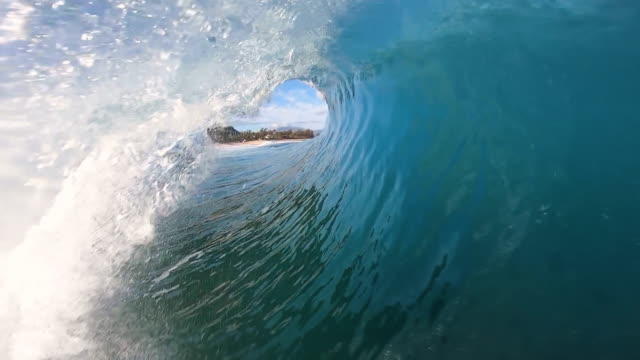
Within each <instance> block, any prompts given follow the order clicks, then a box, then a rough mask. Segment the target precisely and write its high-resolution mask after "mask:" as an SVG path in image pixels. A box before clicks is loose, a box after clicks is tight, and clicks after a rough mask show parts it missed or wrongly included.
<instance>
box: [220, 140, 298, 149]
mask: <svg viewBox="0 0 640 360" xmlns="http://www.w3.org/2000/svg"><path fill="white" fill-rule="evenodd" d="M307 140H309V139H283V140H252V141H245V142H234V143H225V144H220V143H217V144H216V146H218V147H221V148H234V147H241V146H265V145H269V144H275V143H290V142H303V141H307Z"/></svg>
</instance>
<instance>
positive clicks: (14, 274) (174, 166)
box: [0, 0, 341, 360]
mask: <svg viewBox="0 0 640 360" xmlns="http://www.w3.org/2000/svg"><path fill="white" fill-rule="evenodd" d="M263 3H264V4H263V6H256V5H255V2H254V1H213V2H210V3H209V4H206V5H202V4H199V3H196V2H193V1H190V0H181V1H179V2H166V3H164V4H156V5H146V6H144V7H141V6H140V5H139V2H136V1H131V2H129V1H120V2H117V3H114V4H113V8H110V9H96V8H95V7H92V5H91V4H88V3H87V4H86V6H76V7H75V8H73V9H67V8H66V6H67V5H66V3H65V2H64V1H52V2H51V3H50V4H49V5H47V6H38V7H33V8H32V7H30V6H27V5H24V4H22V3H19V2H11V3H9V5H6V4H5V3H3V5H2V6H5V7H7V6H9V7H8V9H9V12H8V13H7V14H8V17H6V18H5V19H4V20H3V22H2V25H0V36H1V38H0V46H2V47H3V48H2V49H3V50H6V51H5V52H7V53H11V54H15V56H5V57H2V58H0V65H1V66H2V67H3V69H8V71H6V72H5V71H4V70H3V74H2V77H1V78H0V90H1V91H0V94H2V95H0V129H2V131H0V144H2V145H3V149H4V150H3V151H2V152H0V185H2V198H3V207H4V209H3V210H2V212H0V231H2V234H1V237H0V359H5V358H7V359H20V360H23V359H49V358H66V357H69V356H72V355H79V356H81V357H82V356H84V355H87V356H90V353H91V349H94V348H95V347H94V345H95V344H93V343H92V341H94V340H91V336H90V332H91V326H92V324H93V321H92V319H91V318H90V316H91V309H92V306H93V304H94V302H95V301H96V299H97V298H99V297H100V296H101V295H102V294H105V293H109V292H110V291H111V290H112V289H115V288H116V287H117V286H118V285H119V282H118V279H117V278H116V277H115V274H116V269H118V267H119V266H121V265H122V263H123V262H124V261H126V260H127V259H128V258H129V256H130V254H131V253H132V251H134V250H135V248H136V246H138V245H141V244H145V243H146V242H148V241H150V239H151V238H152V237H153V232H154V226H153V224H154V219H156V218H157V217H158V216H162V214H164V213H166V212H167V211H170V210H171V208H172V206H173V204H174V203H175V202H176V201H178V200H179V199H180V197H181V196H183V195H184V194H185V193H186V192H188V191H189V189H190V187H191V186H192V185H193V184H196V183H197V182H198V181H199V180H200V179H202V177H203V176H206V174H208V173H209V172H210V171H211V167H212V161H213V158H214V157H213V155H212V151H215V150H212V149H214V148H213V147H212V146H211V145H210V143H209V142H208V139H207V138H206V135H204V131H203V130H204V128H205V127H206V126H207V125H209V124H210V123H212V122H220V121H225V119H227V117H228V116H229V115H235V114H238V113H242V114H248V113H252V112H254V111H255V110H256V109H257V107H258V105H259V104H260V101H261V99H262V98H263V97H264V96H265V95H266V94H267V93H268V92H269V91H270V90H271V89H273V87H274V86H275V85H276V84H278V83H279V82H281V81H283V80H285V79H288V78H293V77H299V76H301V75H304V74H306V73H307V72H308V69H309V67H310V66H311V65H314V64H318V63H319V60H318V58H317V56H316V51H317V45H318V44H317V43H318V42H319V41H321V40H322V39H323V32H324V27H325V26H326V25H327V23H328V21H329V19H330V17H331V14H332V13H333V12H336V11H338V9H339V8H340V6H339V5H340V3H341V2H340V1H331V3H330V4H329V3H325V2H318V1H311V0H310V1H307V2H299V3H297V2H294V3H286V4H285V5H277V4H271V2H270V1H264V2H263ZM301 9H305V10H306V11H305V12H301V11H300V10H301ZM106 10H108V11H106ZM62 11H64V14H65V16H64V17H61V16H60V14H61V12H62ZM96 11H98V12H97V13H96ZM292 34H307V35H306V36H292ZM294 49H295V51H293V50H294ZM3 53H4V52H3ZM81 354H82V355H81Z"/></svg>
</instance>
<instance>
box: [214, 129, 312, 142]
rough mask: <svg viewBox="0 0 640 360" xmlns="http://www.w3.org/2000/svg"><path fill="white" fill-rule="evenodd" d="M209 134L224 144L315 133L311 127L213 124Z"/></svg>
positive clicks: (305, 137) (307, 137)
mask: <svg viewBox="0 0 640 360" xmlns="http://www.w3.org/2000/svg"><path fill="white" fill-rule="evenodd" d="M207 135H209V137H210V138H211V140H212V141H213V142H215V143H222V144H224V143H235V142H245V141H255V140H293V139H311V138H313V136H314V133H313V130H309V129H286V130H277V129H275V130H273V129H272V130H269V129H266V128H262V129H260V130H257V131H251V130H246V131H238V130H236V129H235V128H234V127H233V126H213V127H210V128H208V129H207Z"/></svg>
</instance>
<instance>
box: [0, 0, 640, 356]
mask: <svg viewBox="0 0 640 360" xmlns="http://www.w3.org/2000/svg"><path fill="white" fill-rule="evenodd" d="M322 4H323V5H322V6H325V5H327V6H328V7H331V6H330V5H331V4H324V3H322ZM256 6H257V5H256ZM318 7H321V5H318ZM345 9H346V10H344V11H341V12H339V13H335V14H332V15H331V22H330V26H329V29H330V30H329V31H328V32H327V33H326V34H324V35H323V37H322V41H321V43H320V46H318V53H317V56H318V57H317V58H313V60H310V61H309V62H310V64H311V65H310V66H308V67H304V68H303V70H301V71H299V70H295V71H293V70H292V71H293V72H287V71H289V70H287V71H284V70H283V72H278V71H276V72H274V73H273V74H275V75H273V76H274V77H273V79H271V78H270V80H269V81H270V82H269V84H276V83H278V82H280V81H284V80H287V77H288V76H291V75H295V76H296V77H297V78H300V79H303V80H308V81H311V82H312V83H313V84H314V85H315V86H316V87H317V88H318V89H319V90H320V91H321V92H322V93H323V94H324V95H325V98H326V101H327V104H328V108H329V119H328V123H327V128H326V129H325V131H324V132H323V134H322V135H321V136H319V137H317V138H315V139H313V140H311V141H307V142H303V143H291V144H279V145H277V146H266V147H258V148H249V149H241V150H218V151H217V152H216V155H215V166H214V168H213V170H212V171H211V172H210V173H208V175H207V176H205V177H204V178H202V179H201V180H199V181H197V182H195V185H194V186H193V187H192V188H189V191H187V192H186V194H185V195H184V196H182V197H180V198H179V199H178V200H177V201H176V202H175V203H174V204H172V206H171V207H169V210H168V211H164V212H159V213H157V214H154V216H153V217H152V225H153V228H154V233H153V236H152V238H151V239H150V240H149V241H148V242H144V243H140V244H136V246H135V247H134V250H133V251H132V252H131V255H130V256H128V257H127V258H126V260H125V261H122V262H120V263H116V265H114V267H115V270H114V274H115V275H114V276H113V278H115V279H118V281H119V283H118V284H119V285H118V286H116V287H113V288H110V289H109V291H97V292H96V293H97V294H98V295H95V294H94V295H93V297H92V303H91V304H92V305H91V308H90V310H89V311H87V312H86V313H84V314H83V316H82V317H81V319H82V321H84V322H85V323H86V324H87V325H86V334H87V335H86V336H85V338H88V339H90V340H91V343H92V347H90V348H89V349H90V350H85V351H84V352H79V353H76V354H75V355H73V357H74V358H75V357H77V358H83V357H84V356H86V355H87V354H91V355H92V356H93V357H97V358H109V359H116V358H118V359H134V358H153V359H499V360H507V359H532V360H533V359H637V358H640V350H639V349H638V341H639V339H640V328H639V327H638V324H639V323H640V311H638V309H637V302H638V301H637V300H638V296H640V285H639V284H640V283H639V282H638V281H637V274H639V273H640V227H639V222H638V214H640V203H639V201H640V162H639V161H638V158H637V156H638V154H640V141H639V140H638V139H639V138H640V124H639V121H640V118H639V116H638V104H639V103H640V102H639V101H640V99H639V98H638V96H639V94H640V47H638V45H637V44H636V43H637V40H636V39H637V38H638V36H640V16H639V15H640V4H638V3H636V2H634V1H619V0H618V1H605V0H603V1H583V2H578V1H533V2H529V1H487V2H480V3H479V2H469V1H435V0H434V1H424V0H422V1H402V2H400V1H394V0H379V1H369V2H367V1H365V2H358V3H355V4H347V5H345ZM305 11H309V12H310V13H311V12H313V11H318V10H317V8H313V7H311V6H309V8H308V9H302V10H300V14H305ZM300 16H302V15H300ZM256 21H257V20H256ZM243 26H245V27H249V25H246V24H245V25H243ZM241 28H242V27H241ZM243 29H244V28H243ZM289 36H292V35H291V34H289ZM300 36H302V35H300ZM304 44H305V42H304V41H303V42H302V44H301V45H300V48H301V49H302V48H304V46H305V45H304ZM296 49H298V48H296ZM212 51H214V50H212ZM193 53H196V54H200V55H202V56H205V55H206V54H207V53H206V51H204V50H202V51H201V50H197V51H196V50H193ZM193 53H191V52H190V53H189V54H190V55H192V54H193ZM293 54H294V55H291V56H290V57H289V58H291V57H295V56H296V55H295V54H296V53H293ZM303 54H305V53H304V52H303ZM301 56H304V55H301ZM309 56H310V55H309ZM194 61H195V60H194ZM274 61H275V60H274ZM277 61H280V60H277ZM277 61H275V62H276V63H277ZM282 61H285V60H282ZM285 62H286V61H285ZM208 66H210V67H211V68H214V69H215V67H216V66H218V65H217V63H211V64H209V65H208ZM287 69H289V68H287ZM181 71H186V70H181ZM212 71H213V70H212ZM187 74H189V73H187ZM203 76H204V75H203ZM279 76H280V77H282V78H280V77H279ZM188 79H192V78H191V77H189V76H187V75H185V76H184V77H183V78H181V80H180V81H178V85H176V86H177V87H178V88H179V89H180V90H184V89H185V87H187V88H189V85H186V84H188V83H189V82H188V81H187V80H188ZM192 80H193V81H196V80H195V78H193V79H192ZM198 84H199V83H198ZM196 85H197V84H196ZM196 85H193V87H192V88H189V89H192V90H193V89H196V88H197V86H196ZM198 86H199V85H198ZM268 88H270V87H268V86H266V87H265V89H268ZM193 91H194V92H196V91H195V90H193ZM180 93H181V94H188V95H189V99H191V100H193V99H194V98H198V96H195V95H193V93H190V92H188V91H186V92H180ZM225 94H226V93H225ZM185 96H186V95H185ZM202 96H204V95H202ZM257 98H259V96H257ZM244 111H245V109H244V108H243V107H242V106H239V107H233V108H232V111H231V113H232V114H233V115H234V116H235V115H238V114H244ZM203 133H204V132H194V133H193V134H192V136H194V137H196V138H197V137H198V136H200V141H202V138H201V137H202V136H204V135H203ZM200 146H205V145H202V144H201V145H200ZM206 146H209V145H206ZM184 162H186V160H185V159H184V158H180V157H179V159H178V163H179V164H183V163H184ZM189 164H190V163H189ZM186 168H187V170H189V171H191V170H192V169H191V168H190V167H189V166H186ZM187 170H184V171H182V170H181V171H182V172H180V171H179V172H178V174H188V173H189V171H187ZM185 176H186V175H185ZM136 179H137V178H136ZM176 179H177V180H176ZM181 179H182V177H181V175H180V176H178V177H175V178H174V177H169V178H168V180H167V179H166V178H164V177H160V181H168V182H171V181H174V182H175V181H179V180H181ZM162 184H164V183H162ZM163 186H164V185H161V186H160V185H159V186H158V188H161V189H164V187H163ZM154 194H155V193H154ZM0 345H1V344H0Z"/></svg>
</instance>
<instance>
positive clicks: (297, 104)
mask: <svg viewBox="0 0 640 360" xmlns="http://www.w3.org/2000/svg"><path fill="white" fill-rule="evenodd" d="M290 99H291V100H292V101H290V102H288V103H287V104H283V105H273V104H271V105H266V106H264V107H262V108H261V109H260V114H259V115H258V116H256V117H253V118H241V119H236V121H234V122H233V125H237V126H246V127H255V128H259V127H266V128H273V127H281V126H297V127H302V128H306V129H312V130H318V129H322V128H324V124H325V122H326V119H327V105H326V104H324V103H314V104H310V103H306V102H302V101H299V100H296V99H295V97H293V96H292V97H291V98H290ZM288 100H289V99H288Z"/></svg>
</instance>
